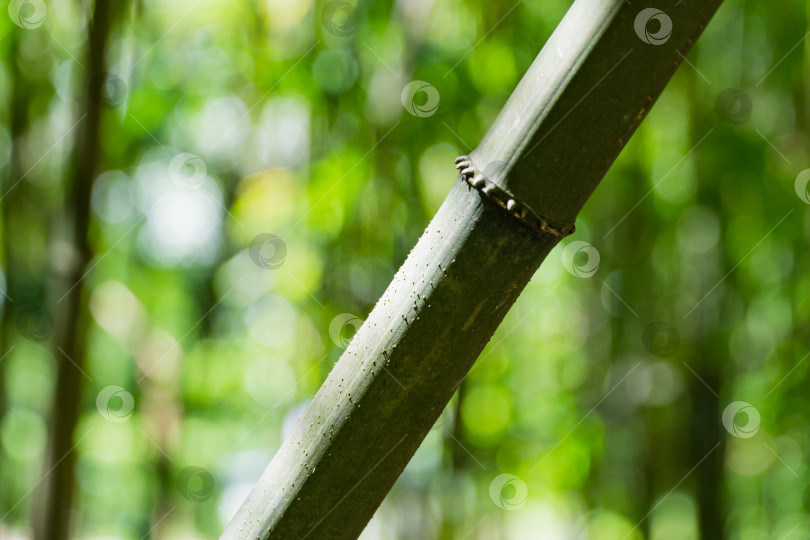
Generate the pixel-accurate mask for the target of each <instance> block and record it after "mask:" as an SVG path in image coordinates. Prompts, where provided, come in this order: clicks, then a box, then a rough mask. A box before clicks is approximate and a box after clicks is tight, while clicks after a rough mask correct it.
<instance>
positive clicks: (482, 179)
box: [456, 156, 576, 240]
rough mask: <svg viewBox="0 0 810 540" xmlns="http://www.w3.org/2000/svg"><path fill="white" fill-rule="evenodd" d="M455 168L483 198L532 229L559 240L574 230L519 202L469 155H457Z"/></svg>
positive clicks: (571, 226) (571, 224) (573, 227)
mask: <svg viewBox="0 0 810 540" xmlns="http://www.w3.org/2000/svg"><path fill="white" fill-rule="evenodd" d="M456 169H458V170H459V172H460V174H461V178H462V180H464V181H465V182H467V184H468V185H469V186H470V187H472V188H474V189H476V190H478V191H479V192H481V194H483V195H484V197H485V198H487V199H489V200H491V201H492V202H494V203H495V204H497V205H498V206H500V207H501V208H503V209H504V210H506V211H507V212H509V214H510V215H511V216H512V217H514V218H515V219H517V220H518V221H519V222H520V223H522V224H523V225H525V226H526V227H528V228H530V229H532V230H533V231H535V232H537V233H540V234H550V235H552V236H554V237H555V238H557V239H558V240H560V239H562V238H565V237H566V236H568V235H570V234H572V233H573V232H574V231H575V230H576V227H575V226H574V224H573V223H564V224H561V223H554V222H552V221H551V220H550V219H548V218H546V217H543V216H541V215H539V214H538V213H537V212H535V211H534V210H532V209H531V208H530V207H529V206H528V205H526V204H524V203H522V202H520V201H519V200H518V199H517V197H515V196H514V195H512V194H511V193H509V192H508V191H506V190H505V189H503V188H502V187H501V186H499V185H498V184H496V183H495V182H493V181H492V180H490V179H489V178H487V177H486V175H485V174H484V173H483V171H481V170H480V169H479V168H477V167H476V166H475V165H474V164H473V162H472V159H471V158H470V156H459V157H457V158H456Z"/></svg>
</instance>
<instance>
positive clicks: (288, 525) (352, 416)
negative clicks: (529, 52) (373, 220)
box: [222, 0, 721, 539]
mask: <svg viewBox="0 0 810 540" xmlns="http://www.w3.org/2000/svg"><path fill="white" fill-rule="evenodd" d="M720 3H721V0H662V1H661V2H659V6H658V8H660V10H655V9H653V10H652V12H651V11H650V8H648V9H647V10H642V9H640V7H639V6H634V5H631V4H630V3H627V2H626V1H625V0H577V1H576V2H575V3H574V5H573V6H572V7H571V9H570V10H569V12H568V14H566V16H565V18H564V19H563V21H562V23H561V24H560V25H559V27H558V28H557V30H555V32H554V34H553V35H552V36H551V38H550V39H549V41H548V43H547V44H546V46H545V47H544V48H543V50H542V51H541V53H540V55H539V56H538V57H537V59H536V60H535V62H534V63H533V64H532V66H531V67H530V68H529V71H528V73H527V74H526V75H525V76H524V77H523V79H522V81H521V82H520V84H519V85H518V87H517V89H516V90H515V92H514V93H513V94H512V96H511V97H510V99H509V101H508V102H507V104H506V106H505V107H504V109H503V110H502V111H501V114H500V115H499V117H498V119H497V120H496V121H495V123H494V125H493V126H492V127H491V128H490V130H489V132H488V133H487V135H486V136H485V138H484V140H483V141H482V142H481V144H480V145H479V146H478V147H477V148H476V149H475V150H474V151H473V152H472V154H471V155H470V157H469V159H468V160H466V161H469V166H470V169H471V170H472V173H471V172H469V171H466V172H465V171H462V175H463V176H464V177H467V178H468V180H466V181H465V179H463V178H461V177H459V178H458V179H457V181H456V184H455V185H454V186H453V188H452V190H451V192H450V194H449V195H448V197H447V199H445V201H444V204H443V205H442V207H441V208H440V209H439V211H438V213H437V214H436V216H435V217H434V218H433V220H432V221H431V223H430V225H429V226H428V228H427V229H426V230H425V233H424V235H423V236H422V238H421V239H420V240H419V242H418V244H417V245H416V247H415V248H414V249H413V251H412V252H411V254H410V255H409V257H408V259H407V260H406V261H405V264H404V265H403V266H402V268H401V269H400V270H399V272H397V274H396V275H395V276H394V280H393V282H392V283H391V284H390V285H389V287H388V289H387V290H386V292H385V294H384V295H383V297H382V298H381V299H380V301H379V302H378V303H377V305H376V306H375V308H374V310H373V311H372V313H371V314H370V316H369V317H368V318H367V320H366V322H365V323H364V325H363V327H362V328H361V329H360V330H359V332H358V333H357V334H356V335H355V337H354V339H353V340H352V342H351V344H350V345H349V347H348V348H347V349H346V351H345V352H344V354H343V356H342V357H341V359H340V361H339V362H338V363H337V364H336V366H335V368H334V369H333V370H332V372H331V373H330V375H329V377H328V378H327V380H326V382H325V383H324V385H323V386H322V387H321V389H320V390H319V391H318V393H317V395H316V396H315V398H314V399H313V401H312V403H311V404H310V406H309V407H308V408H307V410H306V412H305V413H304V415H303V416H302V417H301V419H300V420H299V421H298V423H297V424H296V426H295V428H294V429H293V430H292V432H291V433H290V435H289V436H288V437H287V439H286V440H285V441H284V443H283V444H282V446H281V448H280V449H279V451H278V453H277V454H276V456H275V457H274V458H273V461H272V462H271V463H270V466H269V467H268V468H267V470H266V471H265V472H264V474H263V475H262V477H261V479H260V480H259V481H258V483H257V484H256V486H255V487H254V489H253V491H252V492H251V494H250V495H249V496H248V498H247V500H246V501H245V502H244V504H243V505H242V507H241V508H240V509H239V511H238V512H237V514H236V516H235V517H234V518H233V520H232V521H231V523H230V525H229V526H228V527H227V529H226V530H225V532H224V534H223V536H222V538H226V539H235V538H240V539H242V538H244V539H247V538H250V539H269V538H274V539H275V538H278V539H289V538H329V539H350V538H356V537H358V536H359V535H360V533H361V532H362V530H363V528H364V527H365V526H366V524H367V523H368V521H369V519H371V517H372V515H373V514H374V512H375V510H376V509H377V507H378V506H379V504H380V503H381V502H382V500H383V498H384V497H385V495H386V493H388V491H389V490H390V489H391V487H392V486H393V484H394V482H395V481H396V479H397V477H398V476H399V474H400V473H401V472H402V470H403V469H404V468H405V465H406V464H407V463H408V461H409V460H410V459H411V457H412V456H413V454H414V452H415V451H416V449H417V448H418V447H419V445H420V444H421V442H422V440H423V439H424V437H425V435H426V434H427V433H428V431H429V430H430V427H431V426H432V425H433V423H434V422H435V421H436V419H437V417H438V416H439V414H441V412H442V410H443V409H444V407H445V405H446V404H447V402H448V401H449V400H450V398H451V396H452V394H453V391H454V390H455V389H456V387H457V386H458V384H459V383H460V382H461V381H462V380H463V378H464V377H465V376H466V374H467V372H468V371H469V369H470V368H471V367H472V365H473V363H474V362H475V360H476V358H477V357H478V355H479V354H480V352H481V350H482V349H483V348H484V346H485V345H486V343H487V342H488V341H489V339H490V337H491V336H492V334H493V333H494V332H495V329H496V328H497V327H498V325H499V324H500V322H501V321H502V319H503V317H504V316H505V315H506V313H507V311H508V310H509V308H510V307H511V305H512V304H513V303H514V302H515V300H516V299H517V297H518V296H519V294H520V292H521V291H522V290H523V288H524V287H525V285H526V283H528V281H529V279H531V277H532V275H533V274H534V272H535V271H536V270H537V268H538V267H539V265H540V263H541V262H542V261H543V259H544V258H545V257H546V255H547V254H548V253H549V252H550V251H551V249H552V248H553V247H554V246H555V245H556V244H557V242H558V241H559V237H560V236H561V235H562V234H564V232H563V231H568V230H569V229H568V228H567V227H566V226H565V225H563V226H562V227H561V228H560V229H559V231H558V232H559V234H555V233H553V232H550V231H549V230H547V229H542V227H540V229H541V230H542V231H543V232H538V231H537V230H535V229H531V228H530V227H529V226H527V225H526V224H525V217H524V218H519V217H515V214H518V215H520V214H521V208H523V209H525V208H526V207H528V208H530V209H532V211H533V212H534V213H535V214H539V215H540V216H545V217H546V218H547V221H546V223H553V224H568V225H570V224H571V223H572V222H573V221H574V220H575V218H576V216H577V214H578V213H579V211H580V209H581V208H582V205H583V204H584V203H585V202H586V200H587V199H588V197H589V196H590V194H591V193H592V192H593V190H594V189H595V188H596V186H597V184H598V183H599V181H600V180H601V178H602V177H603V176H604V174H605V172H606V171H607V169H608V168H609V167H610V165H611V163H612V162H613V160H615V159H616V156H618V154H619V152H620V151H621V149H622V147H623V146H624V144H625V143H626V142H627V140H628V138H629V137H630V136H631V135H632V133H633V132H634V130H635V128H636V127H637V126H638V125H639V123H640V122H641V120H642V119H643V118H644V116H645V115H646V113H647V112H648V111H649V109H650V107H651V106H652V104H653V103H654V102H655V100H656V99H657V97H658V95H659V94H660V93H661V91H662V90H663V88H664V86H665V85H666V83H667V82H668V81H669V79H670V78H671V76H672V74H673V73H674V71H675V69H676V68H677V66H678V65H679V63H680V62H681V61H682V58H683V54H686V52H687V51H688V50H689V48H690V47H691V45H692V44H693V43H694V40H695V39H697V37H698V36H699V35H700V33H701V32H702V30H703V28H704V27H705V26H706V24H708V22H709V20H710V18H711V16H712V15H713V14H714V12H715V10H716V9H717V8H718V7H719V5H720ZM653 16H655V17H657V19H656V20H657V24H658V26H656V23H650V24H651V26H650V29H651V31H652V33H650V32H649V31H648V30H647V24H648V23H649V19H650V18H652V17H653ZM639 17H641V21H640V22H641V24H639ZM662 20H663V21H664V22H671V23H672V32H671V33H667V32H666V29H667V25H666V24H664V23H662V22H661V21H662ZM662 30H663V34H662V33H661V32H662ZM448 165H449V164H448ZM465 168H466V165H465ZM484 177H486V178H484ZM482 183H483V185H485V186H486V188H485V189H481V188H480V186H481V185H482ZM473 185H475V186H479V187H477V188H473V187H472V186H473ZM498 189H501V191H500V192H499V191H498ZM503 190H506V191H509V192H511V195H510V194H504V193H505V192H504V191H503ZM498 198H500V199H502V200H501V202H502V203H503V206H504V207H506V208H503V207H501V206H500V205H499V204H498V203H497V200H496V199H498ZM507 199H508V200H507ZM516 201H517V203H520V205H521V206H518V205H517V203H516ZM507 208H508V210H507ZM527 215H528V214H527ZM521 219H523V220H524V221H521ZM535 223H536V222H535Z"/></svg>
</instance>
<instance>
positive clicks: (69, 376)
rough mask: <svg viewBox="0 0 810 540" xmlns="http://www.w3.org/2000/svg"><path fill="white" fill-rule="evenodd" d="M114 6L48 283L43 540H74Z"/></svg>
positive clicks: (101, 23)
mask: <svg viewBox="0 0 810 540" xmlns="http://www.w3.org/2000/svg"><path fill="white" fill-rule="evenodd" d="M119 4H120V3H119V2H110V1H109V0H96V2H95V4H94V7H93V13H92V16H91V20H90V21H89V24H90V27H89V31H88V40H87V56H86V61H85V66H84V79H83V83H82V86H81V88H80V90H79V92H78V95H79V96H80V97H81V99H80V106H79V109H78V111H76V115H77V123H78V125H77V127H76V129H75V137H74V143H73V154H72V158H71V164H70V169H69V173H68V174H69V181H68V183H67V186H68V187H67V193H66V194H65V200H66V202H67V203H68V207H67V212H66V214H67V215H66V216H65V217H64V219H65V224H66V225H67V229H68V233H67V234H68V235H69V238H70V240H71V248H72V253H73V256H74V257H73V259H74V260H72V261H70V262H71V263H72V265H70V268H69V269H68V270H67V271H66V272H65V273H64V274H61V275H60V274H59V272H58V271H54V272H53V273H54V274H55V275H53V276H52V280H53V287H52V289H53V291H52V293H51V294H52V296H53V299H54V315H55V319H56V333H55V339H54V343H55V350H54V352H53V355H54V358H56V359H57V362H58V374H57V379H56V388H55V390H54V397H53V412H52V414H51V418H50V429H49V441H48V449H47V455H46V459H45V466H44V469H45V478H46V480H45V481H44V482H43V483H42V485H41V486H40V490H41V491H40V493H38V496H37V499H36V502H35V505H34V507H33V512H34V516H33V520H32V522H33V525H34V537H35V538H37V539H41V540H67V539H68V538H70V537H71V536H72V534H71V511H72V506H73V495H74V489H75V471H74V468H75V463H76V459H75V456H76V453H75V452H74V451H73V450H74V447H75V445H76V444H77V443H76V442H75V441H74V438H73V434H74V431H75V427H76V423H77V421H78V418H79V412H80V401H81V396H82V382H83V381H82V378H83V377H84V376H85V375H84V374H83V366H84V365H85V356H86V341H87V323H88V321H87V314H88V312H87V309H86V303H87V299H86V298H85V296H84V294H83V293H84V291H85V287H84V286H83V283H82V281H83V279H84V277H85V275H86V273H87V272H88V265H89V264H90V262H91V260H92V257H93V252H92V248H91V245H90V241H89V238H88V232H89V225H90V197H91V193H92V186H93V180H94V178H95V175H96V174H97V172H98V168H99V165H100V163H101V161H102V160H101V146H100V137H99V130H100V118H101V111H102V103H103V87H104V84H105V78H106V71H105V62H104V57H105V52H106V48H107V39H108V37H109V33H110V26H111V20H112V16H113V14H114V13H115V12H116V10H117V9H118V8H119V7H120V6H119Z"/></svg>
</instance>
